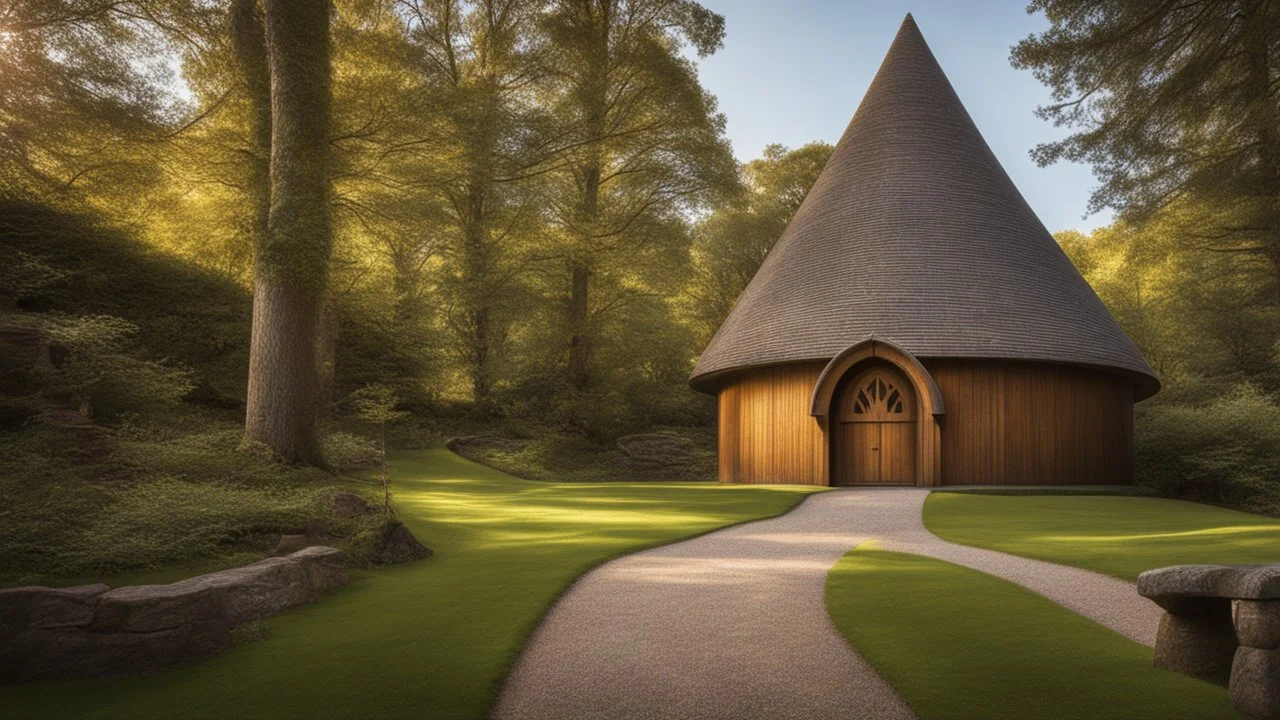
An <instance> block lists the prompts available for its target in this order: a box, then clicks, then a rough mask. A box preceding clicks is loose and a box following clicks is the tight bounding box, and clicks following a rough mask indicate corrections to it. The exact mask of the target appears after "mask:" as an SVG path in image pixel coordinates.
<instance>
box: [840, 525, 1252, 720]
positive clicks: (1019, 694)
mask: <svg viewBox="0 0 1280 720" xmlns="http://www.w3.org/2000/svg"><path fill="white" fill-rule="evenodd" d="M826 602H827V610H828V612H829V613H830V615H831V619H832V622H833V623H834V624H835V626H836V628H837V629H838V630H839V631H840V633H841V634H842V635H844V637H845V638H846V639H847V640H848V641H849V644H850V645H851V646H852V647H854V648H855V649H856V650H857V651H858V652H859V653H860V654H861V655H862V656H863V657H864V658H865V659H866V660H867V661H868V662H869V663H871V665H872V666H873V667H874V668H875V669H876V671H877V672H879V673H880V675H881V676H883V677H884V678H885V680H887V681H888V682H889V683H890V684H891V685H892V686H893V687H894V688H895V689H896V690H897V691H898V692H899V693H900V694H901V695H902V696H903V698H904V699H906V701H907V703H908V704H909V705H910V706H911V708H912V710H914V711H915V713H916V714H917V715H918V716H919V717H920V719H921V720H1005V719H1008V720H1021V719H1023V718H1033V717H1046V718H1047V717H1052V718H1055V720H1095V719H1096V718H1108V717H1114V718H1120V717H1123V718H1126V719H1127V720H1148V719H1149V720H1165V719H1166V718H1179V717H1182V718H1192V717H1194V718H1202V719H1204V720H1212V719H1213V718H1234V717H1238V716H1237V715H1236V714H1235V713H1234V712H1233V711H1232V710H1231V707H1230V705H1229V703H1228V700H1227V693H1226V689H1225V688H1222V687H1219V686H1216V685H1213V684H1210V683H1207V682H1203V681H1200V680H1195V679H1192V678H1188V677H1185V676H1183V675H1179V674H1177V673H1173V672H1168V671H1165V670H1160V669H1157V668H1155V667H1152V665H1151V650H1150V649H1149V648H1146V647H1144V646H1142V645H1140V644H1138V643H1135V642H1132V641H1130V640H1127V639H1125V638H1124V637H1122V636H1120V635H1118V634H1116V633H1114V632H1112V631H1111V630H1108V629H1106V628H1104V627H1102V626H1100V625H1097V624H1095V623H1093V622H1092V621H1090V620H1088V619H1086V618H1084V617H1082V616H1080V615H1077V614H1076V613H1074V612H1072V611H1070V610H1067V609H1065V608H1063V607H1061V606H1059V605H1056V604H1055V603H1053V602H1052V601H1050V600H1047V599H1045V598H1043V597H1041V596H1039V595H1037V594H1035V593H1033V592H1031V591H1030V590H1026V589H1024V588H1022V587H1019V586H1017V585H1015V584H1013V583H1010V582H1008V581H1006V580H1003V579H1000V578H996V577H993V576H990V575H986V574H984V573H981V572H978V571H976V570H971V569H969V568H964V567H961V566H959V565H953V564H951V563H948V562H944V561H942V560H936V559H933V558H927V557H922V556H918V555H908V554H903V553H895V552H887V551H882V550H876V549H874V548H873V547H872V548H868V547H867V546H865V545H864V546H862V547H860V548H858V549H855V550H852V551H850V552H849V553H848V554H846V555H845V556H844V557H843V558H842V559H841V560H840V561H839V562H837V563H836V565H835V566H834V567H832V569H831V571H830V572H829V574H828V575H827V584H826Z"/></svg>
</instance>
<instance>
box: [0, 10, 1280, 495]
mask: <svg viewBox="0 0 1280 720" xmlns="http://www.w3.org/2000/svg"><path fill="white" fill-rule="evenodd" d="M1028 11H1029V12H1032V13H1041V14H1043V15H1044V17H1045V18H1046V19H1047V20H1048V22H1049V27H1048V29H1047V30H1045V31H1044V32H1042V33H1039V34H1037V35H1033V36H1030V37H1027V38H1026V39H1024V40H1023V41H1021V42H1020V43H1018V44H1017V45H1016V46H1015V47H1014V48H1013V50H1012V56H1011V62H1012V63H1013V65H1014V66H1015V67H1018V68H1021V69H1024V70H1026V71H1028V72H1030V73H1032V74H1034V75H1035V76H1036V77H1037V78H1038V79H1040V80H1041V81H1042V82H1044V83H1045V84H1046V85H1047V86H1048V87H1049V88H1050V90H1051V92H1052V94H1053V100H1052V102H1051V103H1050V104H1049V105H1047V106H1045V107H1043V108H1040V109H1039V111H1038V112H1039V114H1040V115H1041V117H1043V118H1044V119H1045V120H1047V121H1049V122H1052V123H1054V124H1056V125H1060V126H1062V127H1064V128H1066V129H1068V130H1069V131H1070V134H1068V135H1067V136H1066V137H1065V138H1064V139H1061V140H1058V141H1054V142H1048V143H1045V144H1043V145H1041V146H1039V147H1037V148H1035V149H1034V150H1033V157H1034V158H1035V159H1036V160H1037V161H1039V162H1040V163H1042V164H1048V163H1053V162H1058V161H1073V162H1081V163H1086V164H1088V165H1090V166H1091V167H1092V168H1093V169H1094V170H1095V172H1096V174H1097V178H1098V185H1097V187H1096V188H1095V193H1094V195H1093V209H1097V208H1102V207H1108V208H1112V209H1114V210H1116V211H1117V221H1116V223H1115V224H1114V225H1112V226H1109V227H1105V228H1100V229H1097V230H1095V231H1093V232H1091V233H1088V234H1082V233H1079V232H1073V231H1066V232H1063V233H1060V234H1059V235H1058V239H1059V241H1060V243H1061V245H1062V247H1063V248H1064V249H1065V250H1066V252H1067V253H1068V255H1069V256H1070V257H1071V259H1072V260H1073V261H1074V262H1075V263H1076V265H1077V267H1079V269H1080V270H1081V272H1082V273H1083V274H1084V275H1085V277H1086V278H1087V279H1088V280H1089V281H1090V282H1091V283H1092V285H1093V286H1094V288H1095V289H1096V290H1097V292H1098V293H1099V295H1100V296H1101V297H1102V298H1103V300H1104V301H1105V302H1106V303H1107V305H1108V307H1109V308H1110V309H1111V311H1112V313H1113V314H1114V315H1115V316H1116V318H1117V319H1118V320H1119V322H1120V323H1121V325H1122V326H1123V327H1124V328H1125V330H1126V331H1127V332H1128V333H1129V335H1130V336H1131V337H1132V338H1133V339H1134V340H1135V342H1136V343H1137V345H1138V346H1139V348H1140V349H1141V350H1142V351H1143V353H1144V355H1145V356H1146V357H1147V359H1148V360H1149V361H1150V362H1151V364H1152V365H1153V366H1154V367H1155V369H1156V371H1157V372H1158V373H1159V375H1160V377H1161V378H1162V381H1163V383H1164V391H1163V392H1162V393H1161V394H1160V395H1159V396H1157V397H1156V398H1155V399H1154V400H1152V401H1148V402H1147V403H1144V404H1142V405H1140V406H1139V410H1138V412H1139V417H1138V436H1139V441H1140V446H1139V453H1140V457H1139V462H1138V467H1139V470H1140V472H1142V471H1143V468H1144V467H1146V468H1154V467H1157V466H1158V467H1159V470H1158V471H1156V470H1151V471H1150V472H1147V473H1146V475H1145V476H1144V479H1145V480H1146V481H1148V482H1152V483H1165V484H1172V485H1174V486H1178V488H1180V489H1178V488H1175V489H1176V491H1178V492H1202V493H1203V494H1204V496H1205V497H1210V498H1212V499H1216V500H1219V501H1223V502H1233V503H1242V502H1246V501H1249V500H1248V498H1261V497H1263V496H1265V495H1267V494H1268V493H1269V492H1271V490H1269V489H1268V488H1271V487H1272V486H1273V485H1275V484H1276V479H1275V476H1274V473H1273V472H1272V471H1271V470H1269V469H1266V468H1267V467H1269V466H1266V465H1265V463H1264V464H1263V465H1262V466H1261V467H1262V469H1259V467H1260V466H1259V465H1258V463H1257V462H1256V460H1257V458H1259V457H1263V456H1268V454H1270V455H1272V456H1274V455H1280V435H1277V434H1276V432H1274V431H1272V430H1270V429H1268V427H1264V426H1263V425H1262V424H1260V423H1262V422H1263V421H1262V420H1261V419H1258V418H1265V417H1270V415H1269V414H1268V413H1270V412H1272V411H1273V410H1275V409H1276V407H1277V406H1276V401H1275V393H1276V392H1278V391H1280V373H1278V372H1277V355H1278V354H1280V348H1278V347H1277V342H1276V341H1277V339H1278V338H1280V205H1278V204H1277V203H1278V201H1277V197H1278V194H1280V135H1277V130H1278V128H1277V118H1278V117H1280V116H1278V115H1277V110H1278V108H1277V100H1276V97H1277V95H1276V92H1275V83H1276V78H1277V77H1280V59H1278V58H1280V9H1277V8H1276V7H1274V6H1273V4H1272V3H1268V2H1264V1H1263V0H1246V1H1244V2H1238V3H1218V2H1211V1H1210V0H1203V1H1200V2H1171V1H1169V2H1166V1H1164V0H1161V1H1160V2H1138V1H1136V0H1107V1H1105V2H1089V1H1086V0H1035V1H1034V2H1032V3H1031V5H1030V6H1029V7H1028ZM0 27H2V28H3V30H2V31H0V50H2V51H0V80H2V81H3V86H4V88H5V92H4V93H2V94H0V200H3V202H4V208H5V212H6V214H7V217H6V219H5V221H6V223H5V226H4V227H5V229H6V238H5V240H6V246H5V248H4V253H5V257H6V263H5V267H3V268H0V272H2V273H3V274H4V288H3V290H4V294H5V296H6V297H7V298H8V307H7V309H6V312H7V313H8V314H9V315H12V316H13V319H12V320H13V321H12V322H11V323H8V324H12V325H23V324H32V323H34V324H37V325H39V326H40V327H41V328H43V330H42V332H45V333H46V334H48V335H49V336H57V337H59V338H62V340H61V341H60V342H61V343H62V344H63V345H66V346H67V347H70V348H73V349H74V348H75V347H80V348H82V350H81V351H80V352H81V353H82V354H89V353H94V354H97V355H98V356H100V357H101V358H102V359H103V362H104V363H106V365H107V366H109V369H102V372H105V373H115V374H117V375H120V376H121V377H120V378H117V380H116V381H112V382H97V383H95V382H91V381H90V380H91V379H92V377H94V375H93V373H92V372H90V370H91V368H80V369H79V370H77V371H76V372H80V370H84V373H83V376H76V373H74V372H71V371H70V370H68V371H67V372H64V373H61V374H60V373H52V374H48V373H46V374H47V375H48V377H44V376H42V378H43V379H42V382H45V381H47V384H45V385H41V386H40V387H41V389H40V390H39V391H38V392H34V393H30V394H28V395H24V396H23V397H21V398H19V400H18V401H15V402H16V405H15V407H16V408H17V409H12V412H10V411H9V410H6V411H5V412H6V414H8V415H10V416H12V418H16V419H13V420H12V422H14V423H19V424H21V423H26V422H29V421H30V419H31V418H32V417H43V415H41V413H45V414H46V415H47V414H48V412H53V411H56V412H57V413H63V412H75V413H80V414H82V415H84V416H86V417H92V418H93V419H94V421H95V422H97V423H99V424H103V425H109V424H110V423H112V422H120V421H121V419H122V418H124V419H127V421H128V422H130V423H138V422H141V423H143V424H145V423H147V422H155V423H162V422H166V421H165V420H162V419H161V417H162V416H164V413H170V412H174V411H175V410H174V408H175V407H176V408H183V407H186V408H188V409H190V408H191V407H195V408H199V409H200V410H201V411H202V412H203V411H205V410H215V411H217V412H221V413H224V414H225V416H228V417H229V416H234V417H235V418H237V421H239V420H243V419H247V422H248V427H249V430H248V435H247V438H248V439H249V440H250V441H254V442H263V443H265V444H266V445H268V446H269V447H270V448H271V449H272V450H274V451H275V453H276V455H278V456H279V457H282V458H284V459H288V460H299V461H302V462H304V463H312V464H326V463H328V461H326V460H325V459H324V458H323V457H322V454H323V452H322V448H321V445H323V444H324V443H325V442H327V440H325V437H326V435H327V434H330V433H331V432H332V431H333V430H334V428H335V427H337V425H341V422H342V420H343V418H346V417H349V416H351V414H352V413H353V408H352V407H351V406H350V404H349V402H348V400H349V398H350V397H351V396H352V393H355V392H357V391H359V390H360V389H361V388H366V387H367V386H370V385H378V386H379V387H382V386H385V387H386V388H389V389H390V391H392V392H394V393H395V396H396V397H397V398H398V400H399V406H400V407H401V408H402V409H405V410H411V411H413V412H414V417H416V418H418V419H419V420H423V419H425V420H423V421H424V422H431V421H432V420H431V419H433V418H434V419H438V418H442V417H450V418H454V419H459V418H462V419H465V420H466V422H472V423H482V424H483V423H490V424H495V425H496V424H501V423H509V424H511V426H512V427H515V426H521V427H524V428H525V429H528V428H530V427H536V428H554V430H555V431H556V432H563V433H567V434H569V435H571V436H573V437H575V438H581V439H584V441H585V442H588V443H594V444H596V445H598V446H607V445H609V444H611V443H613V442H614V441H615V440H616V439H617V438H619V437H622V436H625V435H627V434H628V433H636V432H643V431H650V430H653V429H655V428H665V427H683V428H697V429H701V430H703V431H705V430H706V429H707V428H710V427H711V426H712V425H713V423H714V407H713V401H711V400H710V399H709V398H707V397H704V396H701V395H699V394H697V393H693V392H691V391H690V390H689V389H688V387H687V378H688V373H689V371H690V369H691V367H692V363H693V360H694V359H695V357H696V355H697V353H698V352H699V351H700V350H701V348H702V347H703V346H704V345H705V343H706V341H707V340H708V338H709V337H710V336H711V334H712V333H714V331H715V329H716V328H717V327H718V326H719V324H720V322H721V321H722V320H723V319H724V317H725V316H726V315H727V313H728V312H729V310H730V309H731V308H732V306H733V304H734V302H735V300H736V298H737V297H738V294H739V293H740V292H741V290H742V289H743V288H744V287H745V286H746V283H747V282H748V281H749V280H750V278H751V276H752V275H753V274H754V272H755V271H756V269H757V268H758V267H759V265H760V263H761V262H762V260H763V258H764V257H765V255H766V254H767V253H768V252H769V251H770V249H771V248H772V246H773V243H774V242H775V241H776V240H777V238H778V236H779V235H780V234H781V233H782V231H783V229H784V228H785V227H786V225H787V223H788V222H789V220H790V217H791V215H792V214H793V213H794V212H795V211H796V209H797V208H798V207H799V205H800V203H801V202H802V201H803V199H804V196H805V194H806V193H807V191H808V188H809V187H810V186H811V185H812V184H813V182H814V180H815V179H816V177H817V175H818V173H819V172H820V171H821V169H822V167H823V166H824V164H825V162H826V160H827V158H828V157H829V156H830V153H831V150H832V149H831V146H830V145H827V144H825V143H821V142H815V143H812V144H808V145H805V146H803V147H799V148H794V149H792V148H786V147H782V146H778V145H774V146H769V147H768V148H766V149H765V151H764V153H763V156H762V157H760V158H758V159H755V160H752V161H750V162H747V163H739V162H738V161H737V160H735V158H734V156H733V154H732V152H731V149H730V146H729V143H728V141H727V139H726V136H725V118H724V117H723V115H722V114H721V112H720V110H719V108H718V106H717V103H716V99H715V98H714V97H713V96H712V95H711V94H710V93H709V92H708V91H707V90H706V88H704V87H703V86H702V85H701V83H700V82H699V79H698V73H697V67H698V62H699V60H700V59H701V58H705V57H707V56H709V55H711V54H713V53H715V52H717V50H718V49H719V48H720V47H721V46H722V44H723V42H724V39H725V36H726V32H727V30H726V25H725V21H724V18H722V17H720V16H719V15H717V14H715V13H713V12H711V11H709V10H708V9H707V8H705V7H703V6H702V5H700V4H698V3H696V2H693V1H692V0H430V1H428V0H336V1H335V2H331V3H330V2H318V0H313V1H312V2H297V3H286V2H283V0H275V1H271V0H227V1H225V2H209V1H206V0H112V1H111V2H106V1H103V0H14V1H13V2H10V3H8V4H6V5H5V6H4V9H3V11H2V13H0ZM299 68H303V69H306V68H309V69H310V70H311V72H310V73H308V72H300V71H299ZM281 88H285V89H287V88H293V90H292V91H282V90H281ZM273 93H275V96H273ZM281 98H284V100H285V101H284V102H275V101H276V100H280V99H281ZM90 240H92V242H90ZM134 245H136V246H137V247H136V248H134V249H124V248H125V247H126V246H128V247H129V248H133V246H134ZM139 253H140V254H139ZM142 258H146V259H145V260H143V259H142ZM110 263H115V264H117V267H115V268H114V269H112V270H110V271H108V270H106V269H104V268H106V267H107V265H106V264H110ZM121 263H123V265H121ZM175 263H176V265H175ZM178 266H181V267H183V270H182V271H181V272H177V271H176V270H174V268H176V267H178ZM121 267H128V268H130V269H133V270H135V271H136V269H137V268H141V267H146V268H150V270H148V272H165V273H167V275H166V277H164V278H158V277H149V278H145V279H139V280H137V284H138V285H139V286H140V287H138V288H129V289H128V291H121V290H120V289H119V288H121V287H123V286H124V284H127V283H128V280H127V279H126V278H127V277H128V273H126V272H123V271H121V270H120V268H121ZM160 268H165V269H164V270H163V271H162V270H160ZM89 278H92V280H88V279H89ZM103 278H114V280H113V282H118V283H121V285H120V286H113V287H107V285H106V280H103ZM82 282H87V283H88V284H86V285H85V287H86V288H88V290H87V291H86V294H85V296H84V297H83V298H76V297H74V296H73V292H72V291H71V290H70V288H71V287H72V286H73V285H74V284H76V283H82ZM95 283H96V284H95ZM151 284H154V287H149V285H151ZM161 287H164V288H187V289H188V290H187V291H188V292H191V293H195V294H197V295H201V296H202V297H199V298H196V297H185V298H183V299H182V300H181V301H180V302H179V301H174V302H173V303H171V305H172V307H170V308H161V307H157V306H156V305H157V303H156V301H155V298H156V297H157V296H158V292H159V291H158V288H161ZM152 291H155V292H152ZM113 296H118V298H120V299H110V298H112V297H113ZM161 310H166V311H171V313H170V314H169V315H163V314H161V312H160V311H161ZM177 313H181V314H182V315H181V317H179V316H178V315H177ZM37 316H38V317H37ZM184 319H185V321H186V323H188V324H186V325H184ZM259 326H261V328H262V331H261V332H257V331H253V330H252V328H255V327H259ZM193 328H196V329H195V330H194V331H193ZM193 334H194V335H199V337H192V335H193ZM276 337H294V338H312V339H314V341H311V340H309V341H308V342H306V343H298V342H277V343H275V344H274V345H273V344H272V343H270V342H266V341H265V340H264V339H269V338H276ZM304 346H305V347H304ZM281 348H291V349H295V350H297V352H290V353H283V354H282V353H281V352H280V350H281ZM254 358H257V359H258V360H254ZM264 358H265V359H269V361H268V360H264ZM271 358H274V359H271ZM259 361H261V362H259ZM68 367H70V366H68ZM304 368H305V370H304ZM303 377H305V378H306V379H307V380H306V382H305V383H303V382H300V381H297V378H303ZM272 378H274V379H272ZM255 383H257V384H255ZM127 388H132V390H130V391H128V392H124V391H123V390H122V389H127ZM277 391H279V392H277ZM130 393H133V394H135V395H136V396H137V398H138V400H137V402H131V401H130V400H129V398H128V397H126V396H127V395H129V394H130ZM280 393H284V395H281V394H280ZM282 396H288V397H292V398H295V400H294V401H290V402H288V403H285V404H284V405H285V406H287V407H288V408H289V412H282V411H280V410H279V408H278V407H276V406H273V405H272V403H273V402H276V401H277V399H278V398H279V397H282ZM298 399H301V400H298ZM160 408H167V409H166V410H164V412H163V413H162V412H161V410H160ZM1258 408H1262V410H1258ZM1255 410H1256V412H1255ZM283 416H288V418H289V421H288V422H287V423H281V422H276V419H278V418H279V417H283ZM1234 417H1244V418H1246V419H1250V418H1252V419H1251V420H1249V422H1250V423H1252V424H1251V425H1250V427H1252V428H1253V429H1252V430H1250V431H1248V432H1242V433H1235V434H1231V433H1228V432H1227V430H1226V428H1227V425H1226V423H1227V422H1228V420H1227V419H1228V418H1234ZM263 418H270V419H272V421H271V422H262V421H261V419H263ZM1188 418H1197V419H1196V421H1195V422H1196V423H1199V424H1198V425H1195V426H1194V427H1193V423H1192V422H1191V421H1190V420H1188ZM1219 419H1221V423H1220V424H1221V425H1222V429H1223V433H1224V437H1227V441H1226V445H1227V447H1226V449H1222V448H1218V449H1217V450H1214V451H1213V452H1211V453H1208V455H1206V454H1205V453H1204V452H1203V451H1202V450H1203V445H1202V443H1201V437H1200V436H1201V435H1203V432H1202V429H1203V427H1205V423H1208V424H1209V425H1213V423H1216V422H1219ZM7 422H8V421H7ZM335 423H336V425H335ZM522 423H523V425H521V424H522ZM286 426H287V427H286ZM472 427H476V426H474V425H473V426H472ZM1215 427H1216V426H1215ZM317 428H319V429H317ZM699 437H702V438H703V439H705V435H703V436H699ZM699 442H702V440H699ZM558 447H559V446H558ZM357 454H359V453H357ZM545 454H546V455H547V456H552V455H556V454H563V453H559V450H557V451H554V452H552V451H548V452H546V453H545ZM1144 457H1153V458H1160V459H1161V463H1165V464H1160V463H1154V462H1153V463H1146V464H1144V459H1143V458H1144ZM1168 462H1174V463H1175V466H1169V465H1168V464H1167V463H1168ZM1178 463H1181V464H1178ZM328 464H330V465H332V463H328ZM1192 476H1195V477H1200V478H1204V480H1203V482H1200V481H1197V483H1198V484H1195V488H1199V489H1195V488H1192V489H1187V488H1183V487H1182V485H1181V483H1183V482H1184V480H1185V479H1186V478H1187V477H1192ZM1236 480H1239V482H1236ZM1232 483H1235V485H1233V484H1232ZM1232 488H1236V489H1232ZM1259 502H1262V501H1261V500H1259ZM1268 502H1269V501H1268Z"/></svg>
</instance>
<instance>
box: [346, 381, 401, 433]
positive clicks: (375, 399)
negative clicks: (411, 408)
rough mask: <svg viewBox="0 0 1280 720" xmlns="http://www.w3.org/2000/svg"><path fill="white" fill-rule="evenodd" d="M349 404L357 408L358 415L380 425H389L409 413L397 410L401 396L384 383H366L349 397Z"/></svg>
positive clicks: (354, 408) (364, 419)
mask: <svg viewBox="0 0 1280 720" xmlns="http://www.w3.org/2000/svg"><path fill="white" fill-rule="evenodd" d="M347 404H349V405H350V406H351V407H352V409H353V410H355V414H356V417H358V418H360V419H361V420H363V421H365V422H367V423H372V424H374V425H378V426H384V425H389V424H391V423H394V422H399V421H401V420H404V419H405V418H407V417H408V416H409V413H407V412H405V411H403V410H397V409H396V406H397V405H399V404H400V396H399V395H397V394H396V391H395V390H394V389H393V388H391V387H389V386H387V385H382V384H376V383H375V384H372V385H366V386H364V387H362V388H360V389H359V390H356V391H355V392H353V393H351V395H349V396H348V397H347Z"/></svg>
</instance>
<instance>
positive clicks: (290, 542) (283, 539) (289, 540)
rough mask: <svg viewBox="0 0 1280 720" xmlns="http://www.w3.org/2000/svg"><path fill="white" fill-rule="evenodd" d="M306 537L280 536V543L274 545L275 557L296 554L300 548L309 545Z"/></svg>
mask: <svg viewBox="0 0 1280 720" xmlns="http://www.w3.org/2000/svg"><path fill="white" fill-rule="evenodd" d="M310 544H311V543H310V542H308V541H307V536H306V535H281V536H280V542H278V543H276V554H277V555H288V554H289V553H292V552H297V551H299V550H301V549H302V548H304V547H306V546H308V545H310Z"/></svg>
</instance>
